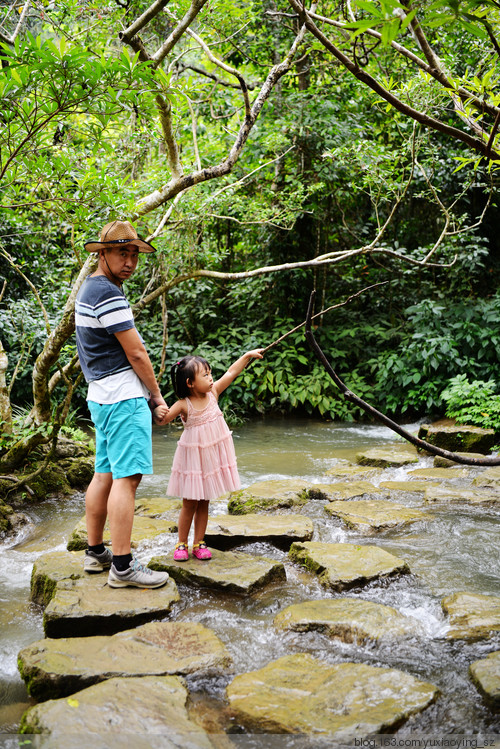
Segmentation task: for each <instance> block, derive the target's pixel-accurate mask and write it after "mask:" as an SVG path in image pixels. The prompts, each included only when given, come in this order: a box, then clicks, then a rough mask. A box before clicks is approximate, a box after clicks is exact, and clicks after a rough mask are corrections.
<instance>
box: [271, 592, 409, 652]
mask: <svg viewBox="0 0 500 749" xmlns="http://www.w3.org/2000/svg"><path fill="white" fill-rule="evenodd" d="M274 626H275V627H276V629H278V630H293V631H294V632H310V631H319V632H323V633H324V634H326V635H328V636H329V637H334V638H337V639H339V640H342V641H343V642H357V643H361V644H363V643H365V642H368V641H377V640H383V639H393V638H401V637H409V636H415V635H423V634H424V632H423V627H422V625H421V623H420V622H419V621H418V620H417V619H415V618H413V617H410V616H404V615H403V614H400V613H399V611H397V610H396V609H394V608H392V607H391V606H384V605H382V604H380V603H374V602H373V601H364V600H362V599H361V598H337V599H328V598H323V599H320V600H317V601H305V602H304V603H296V604H293V605H292V606H287V608H286V609H283V611H280V613H279V614H277V615H276V616H275V617H274Z"/></svg>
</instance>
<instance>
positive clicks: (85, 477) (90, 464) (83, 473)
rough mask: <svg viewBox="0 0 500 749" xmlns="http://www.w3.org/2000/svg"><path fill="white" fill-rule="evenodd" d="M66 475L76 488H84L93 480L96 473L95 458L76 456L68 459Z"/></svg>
mask: <svg viewBox="0 0 500 749" xmlns="http://www.w3.org/2000/svg"><path fill="white" fill-rule="evenodd" d="M65 468H66V476H67V477H68V481H69V483H70V484H71V486H73V487H74V488H75V489H83V488H84V487H87V486H88V485H89V484H90V482H91V481H92V477H93V475H94V458H91V457H88V458H85V457H83V458H75V459H74V460H70V461H68V464H67V466H65Z"/></svg>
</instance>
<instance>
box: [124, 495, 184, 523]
mask: <svg viewBox="0 0 500 749" xmlns="http://www.w3.org/2000/svg"><path fill="white" fill-rule="evenodd" d="M181 507H182V499H169V498H168V497H143V498H141V499H137V500H136V502H135V514H136V515H144V516H146V517H148V518H162V517H163V518H167V520H174V521H177V519H178V517H179V512H180V510H181Z"/></svg>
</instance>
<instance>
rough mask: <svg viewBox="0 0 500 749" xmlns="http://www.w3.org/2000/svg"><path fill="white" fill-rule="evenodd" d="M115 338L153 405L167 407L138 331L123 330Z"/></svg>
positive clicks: (132, 329) (131, 329)
mask: <svg viewBox="0 0 500 749" xmlns="http://www.w3.org/2000/svg"><path fill="white" fill-rule="evenodd" d="M115 336H116V338H117V340H118V342H119V343H120V345H121V347H122V348H123V350H124V352H125V356H126V357H127V359H128V360H129V362H130V364H131V366H132V369H133V370H134V372H135V373H136V375H137V376H138V377H139V379H140V380H142V382H143V383H144V385H145V386H146V387H147V389H148V390H149V392H150V393H151V400H152V402H153V405H154V406H161V405H165V406H166V405H167V404H166V403H165V401H164V400H163V396H162V394H161V392H160V386H159V385H158V383H157V381H156V377H155V374H154V372H153V365H152V364H151V360H150V358H149V356H148V352H147V351H146V349H145V348H144V344H143V343H142V341H141V339H140V338H139V334H138V332H137V330H136V329H135V328H129V330H122V331H119V332H117V333H115Z"/></svg>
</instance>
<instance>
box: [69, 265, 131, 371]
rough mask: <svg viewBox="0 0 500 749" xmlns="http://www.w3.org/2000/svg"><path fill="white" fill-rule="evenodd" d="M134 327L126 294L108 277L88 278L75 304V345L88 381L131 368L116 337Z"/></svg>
mask: <svg viewBox="0 0 500 749" xmlns="http://www.w3.org/2000/svg"><path fill="white" fill-rule="evenodd" d="M134 327H135V325H134V318H133V315H132V310H131V309H130V305H129V303H128V302H127V300H126V298H125V295H124V293H123V291H122V290H121V289H120V288H119V287H118V286H116V284H114V283H112V282H111V281H110V280H109V279H108V278H107V277H106V276H88V277H87V278H86V279H85V281H84V282H83V284H82V287H81V289H80V291H79V292H78V295H77V298H76V303H75V328H76V346H77V349H78V356H79V358H80V365H81V367H82V372H83V374H84V377H85V379H86V380H87V382H93V381H95V380H101V379H102V378H103V377H108V376H109V375H112V374H116V373H118V372H123V371H124V370H126V369H131V368H132V367H131V365H130V362H129V361H128V359H127V357H126V356H125V352H124V350H123V348H122V347H121V345H120V343H119V341H118V339H117V338H116V336H115V335H114V334H115V333H118V332H120V331H122V330H129V329H130V328H134Z"/></svg>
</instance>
